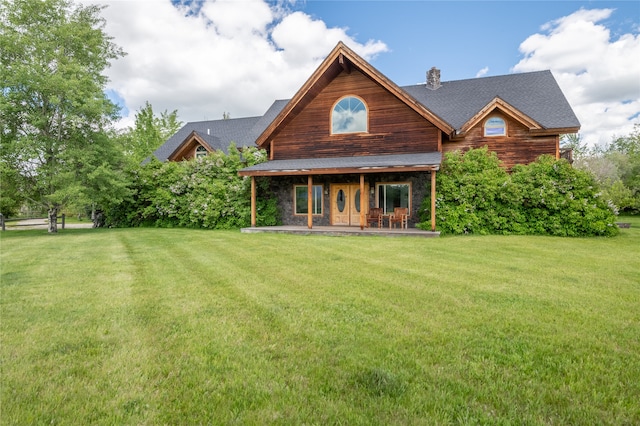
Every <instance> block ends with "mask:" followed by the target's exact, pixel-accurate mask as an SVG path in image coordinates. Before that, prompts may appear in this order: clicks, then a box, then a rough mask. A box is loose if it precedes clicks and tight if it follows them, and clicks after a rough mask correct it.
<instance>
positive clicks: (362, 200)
mask: <svg viewBox="0 0 640 426" xmlns="http://www.w3.org/2000/svg"><path fill="white" fill-rule="evenodd" d="M366 195H367V194H365V192H364V175H363V174H361V175H360V230H363V229H364V220H365V218H364V198H365V196H366Z"/></svg>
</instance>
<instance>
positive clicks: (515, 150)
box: [442, 112, 559, 169]
mask: <svg viewBox="0 0 640 426" xmlns="http://www.w3.org/2000/svg"><path fill="white" fill-rule="evenodd" d="M488 116H491V117H495V116H498V117H501V118H502V119H504V120H505V122H506V123H507V136H491V137H486V136H484V127H483V124H484V122H485V120H481V121H480V122H479V123H478V124H477V125H476V126H474V127H473V128H471V129H470V130H469V131H468V132H467V133H466V134H465V136H464V139H461V140H453V141H451V140H448V139H447V138H446V136H445V138H444V139H443V142H442V150H443V152H448V151H455V150H460V151H467V150H469V149H470V148H481V147H483V146H487V147H488V148H489V150H490V151H495V152H496V154H498V158H499V159H500V160H501V161H502V162H503V165H504V167H506V168H507V169H511V168H512V167H513V166H514V165H516V164H529V163H531V162H532V161H535V160H536V159H537V158H538V157H539V156H540V155H542V154H549V155H553V156H557V149H558V148H557V147H558V144H559V136H558V135H551V136H535V135H532V134H531V132H530V131H529V129H528V128H527V127H525V126H523V125H522V124H521V123H520V122H518V121H516V120H514V119H512V118H510V117H508V116H506V115H504V114H500V113H497V112H494V113H491V114H489V115H488Z"/></svg>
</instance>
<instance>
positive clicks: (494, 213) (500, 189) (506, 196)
mask: <svg viewBox="0 0 640 426" xmlns="http://www.w3.org/2000/svg"><path fill="white" fill-rule="evenodd" d="M436 185H437V192H436V223H437V227H438V229H439V230H440V231H441V232H442V233H443V234H466V233H473V234H545V235H561V236H591V235H615V234H617V233H618V228H617V227H616V226H615V223H614V222H615V214H614V212H613V210H612V208H611V207H610V206H609V205H608V203H607V202H606V200H605V199H604V198H603V197H601V196H600V194H599V193H598V188H597V185H596V183H595V181H594V179H593V177H592V176H591V175H590V174H588V173H586V172H584V171H581V170H577V169H574V168H573V167H571V165H570V164H569V163H568V162H566V161H565V160H555V158H553V157H551V156H542V157H540V158H539V159H538V160H537V161H535V162H533V163H531V164H529V165H527V166H524V165H518V166H515V167H514V168H513V170H512V173H511V174H509V173H507V171H506V170H505V169H504V168H503V167H502V166H501V164H500V161H499V160H498V157H497V155H496V153H495V152H490V151H488V149H487V148H486V147H484V148H479V149H471V150H469V151H467V152H466V153H461V152H459V151H456V152H449V153H446V154H445V158H444V161H443V164H442V167H441V170H440V172H439V173H438V179H437V183H436ZM430 204H431V203H430V200H429V199H425V200H424V202H423V208H422V209H421V212H422V214H423V216H422V220H423V222H422V223H420V224H419V225H418V227H420V228H425V229H426V228H427V227H429V226H430V223H429V222H428V218H429V217H430V208H431V205H430Z"/></svg>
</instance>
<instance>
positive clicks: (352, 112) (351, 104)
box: [331, 96, 367, 134]
mask: <svg viewBox="0 0 640 426" xmlns="http://www.w3.org/2000/svg"><path fill="white" fill-rule="evenodd" d="M366 131H367V107H366V106H365V104H364V102H362V100H360V99H359V98H356V97H355V96H347V97H345V98H342V99H340V101H338V103H337V104H336V105H335V106H334V107H333V110H332V112H331V133H333V134H341V133H360V132H366Z"/></svg>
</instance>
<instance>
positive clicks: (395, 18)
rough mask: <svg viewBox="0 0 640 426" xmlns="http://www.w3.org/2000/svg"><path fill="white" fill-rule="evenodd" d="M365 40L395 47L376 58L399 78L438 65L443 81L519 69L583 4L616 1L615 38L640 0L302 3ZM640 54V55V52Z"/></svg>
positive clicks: (633, 17)
mask: <svg viewBox="0 0 640 426" xmlns="http://www.w3.org/2000/svg"><path fill="white" fill-rule="evenodd" d="M295 8H296V9H298V10H302V11H304V12H306V13H308V14H310V15H311V16H312V17H314V18H317V19H321V20H322V21H324V22H325V23H326V24H327V26H330V27H346V28H348V29H349V30H348V33H349V34H350V35H352V36H354V37H355V38H357V39H358V40H360V41H361V42H363V41H366V40H370V39H375V40H381V41H383V42H384V43H385V44H386V45H387V46H388V48H389V52H387V53H384V54H380V55H378V56H377V57H376V58H375V59H373V60H372V61H371V63H372V64H373V65H374V66H375V67H376V68H378V70H380V71H381V72H382V73H383V74H385V75H386V76H387V77H389V78H391V79H392V80H393V81H394V82H396V83H397V84H399V85H409V84H414V83H418V82H420V81H423V80H420V79H422V78H424V76H423V75H422V74H423V71H426V70H427V69H429V68H431V67H432V66H436V67H438V68H440V69H441V70H442V78H443V80H458V79H466V78H474V77H476V75H477V74H478V73H479V72H480V71H481V70H483V69H485V68H488V72H487V74H486V75H502V74H508V73H510V72H512V70H511V69H512V67H513V66H514V65H515V64H516V63H518V61H519V60H520V59H521V57H522V55H521V54H520V53H519V51H518V47H519V45H520V43H522V42H523V41H524V40H525V39H526V38H527V37H529V36H530V35H532V34H535V33H537V32H539V31H540V28H541V26H542V25H544V24H545V23H547V22H550V21H553V20H555V19H558V18H560V17H563V16H567V15H570V14H571V13H573V12H575V11H577V10H579V9H581V8H583V9H593V8H614V9H616V10H615V12H613V14H612V15H611V18H609V19H607V20H605V21H604V22H603V23H604V24H605V25H607V26H608V27H609V28H610V29H611V31H612V33H613V35H614V37H616V36H619V35H622V34H625V33H629V32H631V31H632V30H634V29H635V33H636V34H637V33H638V26H639V25H640V1H562V0H560V1H330V0H324V1H313V0H310V1H306V2H304V3H300V4H297V5H296V6H295ZM638 60H639V61H640V58H638ZM639 78H640V76H639Z"/></svg>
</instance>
